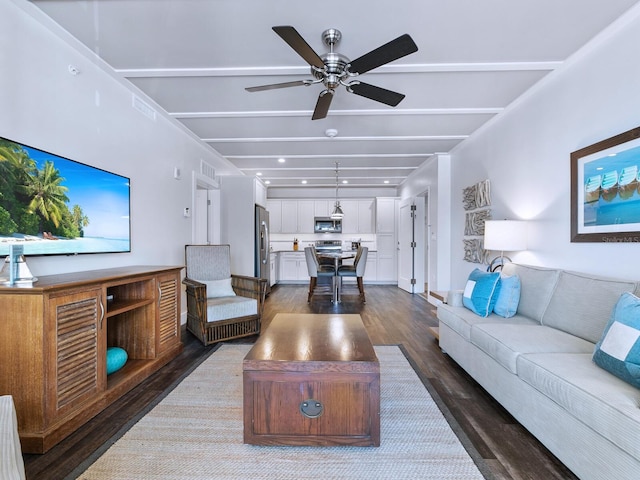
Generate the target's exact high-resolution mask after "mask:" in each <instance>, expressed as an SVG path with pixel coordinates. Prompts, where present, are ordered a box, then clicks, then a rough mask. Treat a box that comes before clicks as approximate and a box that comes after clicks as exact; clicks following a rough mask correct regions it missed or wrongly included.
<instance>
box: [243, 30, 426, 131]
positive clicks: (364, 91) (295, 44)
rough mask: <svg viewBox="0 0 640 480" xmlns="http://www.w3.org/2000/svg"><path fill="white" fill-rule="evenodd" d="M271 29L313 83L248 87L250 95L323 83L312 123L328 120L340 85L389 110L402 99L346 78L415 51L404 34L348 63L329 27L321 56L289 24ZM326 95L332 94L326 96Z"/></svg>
mask: <svg viewBox="0 0 640 480" xmlns="http://www.w3.org/2000/svg"><path fill="white" fill-rule="evenodd" d="M272 30H273V31H274V32H275V33H276V34H277V35H278V36H280V38H282V40H284V41H285V42H286V43H287V44H288V45H289V46H290V47H291V48H292V49H293V50H295V52H296V53H297V54H298V55H300V56H301V57H302V58H303V60H305V61H306V62H307V63H308V64H309V66H310V67H311V75H312V76H313V77H314V80H295V81H290V82H284V83H274V84H271V85H261V86H257V87H247V88H246V89H245V90H247V91H249V92H259V91H263V90H272V89H276V88H288V87H296V86H300V85H305V86H309V85H313V84H316V83H322V84H323V85H324V87H325V90H323V91H322V92H320V95H319V96H318V100H317V102H316V108H315V109H314V111H313V114H312V115H311V120H320V119H323V118H326V117H327V114H328V112H329V107H330V105H331V99H332V97H333V93H334V91H335V90H336V89H337V88H338V87H339V86H340V85H343V86H344V87H346V90H347V91H348V92H349V93H353V94H355V95H359V96H361V97H365V98H368V99H370V100H374V101H376V102H380V103H384V104H385V105H389V106H391V107H395V106H397V105H398V103H400V101H402V99H403V98H404V95H403V94H401V93H397V92H394V91H391V90H387V89H385V88H381V87H376V86H375V85H369V84H366V83H362V82H359V81H352V82H349V81H348V79H349V78H351V77H355V76H358V75H361V74H363V73H366V72H368V71H370V70H373V69H375V68H378V67H380V66H382V65H385V64H387V63H390V62H393V61H395V60H398V59H399V58H402V57H405V56H407V55H410V54H412V53H414V52H417V51H418V46H417V45H416V44H415V42H414V41H413V39H412V38H411V36H410V35H409V34H407V33H405V34H403V35H400V36H399V37H398V38H396V39H394V40H391V41H390V42H387V43H385V44H384V45H382V46H380V47H378V48H376V49H374V50H371V51H370V52H369V53H365V54H364V55H362V56H360V57H358V58H356V59H355V60H353V61H351V60H349V58H348V57H346V56H345V55H342V54H341V53H338V52H336V51H334V47H335V46H336V45H337V44H338V43H340V40H341V38H342V33H340V31H339V30H338V29H335V28H329V29H327V30H325V31H324V32H322V41H323V43H324V44H325V45H326V46H328V47H329V52H327V53H325V54H324V55H322V56H320V55H318V54H317V53H316V52H315V50H314V49H313V48H312V47H311V46H310V45H309V44H308V43H307V41H306V40H305V39H304V38H302V36H301V35H300V33H298V31H297V30H296V29H295V28H294V27H292V26H291V25H279V26H274V27H272ZM327 93H331V95H327Z"/></svg>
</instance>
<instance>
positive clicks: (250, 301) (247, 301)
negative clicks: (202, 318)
mask: <svg viewBox="0 0 640 480" xmlns="http://www.w3.org/2000/svg"><path fill="white" fill-rule="evenodd" d="M257 313H258V301H257V300H256V299H255V298H246V297H241V296H236V297H219V298H209V299H208V300H207V322H216V321H219V320H229V319H231V318H238V317H245V316H247V315H257Z"/></svg>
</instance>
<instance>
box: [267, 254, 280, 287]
mask: <svg viewBox="0 0 640 480" xmlns="http://www.w3.org/2000/svg"><path fill="white" fill-rule="evenodd" d="M278 264H279V261H278V253H277V252H271V253H270V254H269V284H270V285H271V286H272V287H273V286H274V285H275V284H276V283H278V273H279V272H278Z"/></svg>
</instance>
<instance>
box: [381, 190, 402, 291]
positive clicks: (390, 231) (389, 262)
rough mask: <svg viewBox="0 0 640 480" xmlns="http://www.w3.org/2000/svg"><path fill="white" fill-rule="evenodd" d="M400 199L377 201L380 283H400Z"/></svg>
mask: <svg viewBox="0 0 640 480" xmlns="http://www.w3.org/2000/svg"><path fill="white" fill-rule="evenodd" d="M397 209H398V199H396V198H378V199H376V248H377V249H378V255H377V273H378V282H379V283H397V282H398V237H397V233H396V222H397V214H396V212H397Z"/></svg>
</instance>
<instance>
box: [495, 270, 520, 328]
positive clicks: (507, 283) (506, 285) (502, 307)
mask: <svg viewBox="0 0 640 480" xmlns="http://www.w3.org/2000/svg"><path fill="white" fill-rule="evenodd" d="M519 303H520V277H518V276H517V275H511V276H510V277H507V276H505V275H503V276H501V277H500V291H499V292H498V298H497V299H496V304H495V305H494V306H493V311H494V312H495V314H496V315H500V316H501V317H504V318H509V317H513V316H514V315H515V314H516V312H517V311H518V304H519Z"/></svg>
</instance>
